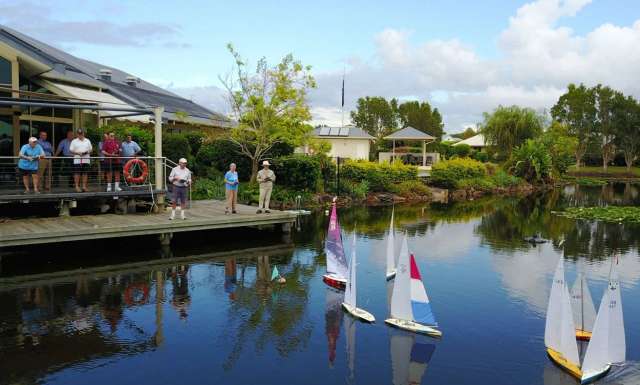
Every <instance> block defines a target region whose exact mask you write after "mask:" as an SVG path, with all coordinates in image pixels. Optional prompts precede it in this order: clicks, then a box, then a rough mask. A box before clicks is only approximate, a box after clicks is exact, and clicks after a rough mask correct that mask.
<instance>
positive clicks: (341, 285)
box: [322, 274, 347, 290]
mask: <svg viewBox="0 0 640 385" xmlns="http://www.w3.org/2000/svg"><path fill="white" fill-rule="evenodd" d="M322 281H323V282H324V283H325V284H327V285H329V286H331V287H333V288H334V289H338V290H344V289H345V287H346V286H347V281H346V280H345V279H341V278H337V277H333V276H330V275H326V274H325V275H323V276H322Z"/></svg>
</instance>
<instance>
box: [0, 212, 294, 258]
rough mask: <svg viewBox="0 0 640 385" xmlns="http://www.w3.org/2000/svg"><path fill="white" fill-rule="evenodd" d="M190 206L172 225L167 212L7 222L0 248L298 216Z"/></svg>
mask: <svg viewBox="0 0 640 385" xmlns="http://www.w3.org/2000/svg"><path fill="white" fill-rule="evenodd" d="M191 206H192V207H191V209H190V210H187V219H186V220H182V219H179V216H178V215H176V217H177V218H176V219H175V220H173V221H170V220H169V211H168V210H167V212H163V213H160V214H129V215H116V214H102V215H83V216H71V217H56V218H29V219H16V220H6V221H5V222H2V223H0V247H7V246H20V245H33V244H42V243H54V242H70V241H80V240H88V239H101V238H119V237H133V236H140V235H153V234H173V233H176V232H184V231H198V230H211V229H221V228H232V227H249V226H263V225H274V224H275V225H278V224H282V225H284V226H285V227H287V226H289V225H290V224H291V223H292V222H294V221H295V218H296V215H295V214H292V213H289V212H286V211H278V210H271V213H270V214H264V213H263V214H256V209H257V208H256V207H254V206H245V205H238V214H229V215H225V214H224V206H225V205H224V202H222V201H193V202H192V205H191ZM176 214H177V213H176Z"/></svg>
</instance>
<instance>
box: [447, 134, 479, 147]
mask: <svg viewBox="0 0 640 385" xmlns="http://www.w3.org/2000/svg"><path fill="white" fill-rule="evenodd" d="M461 144H466V145H468V146H471V147H485V146H486V145H487V144H486V141H485V139H484V135H482V134H477V135H474V136H472V137H470V138H467V139H465V140H461V141H459V142H457V143H454V144H453V145H454V146H459V145H461Z"/></svg>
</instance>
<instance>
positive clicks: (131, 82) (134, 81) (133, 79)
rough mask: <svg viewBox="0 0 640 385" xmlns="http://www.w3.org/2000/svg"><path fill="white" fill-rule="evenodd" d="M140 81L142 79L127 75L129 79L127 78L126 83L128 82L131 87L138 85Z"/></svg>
mask: <svg viewBox="0 0 640 385" xmlns="http://www.w3.org/2000/svg"><path fill="white" fill-rule="evenodd" d="M139 81H140V79H138V78H137V77H135V76H127V79H126V80H125V83H127V84H128V85H130V86H131V87H135V86H136V85H138V82H139Z"/></svg>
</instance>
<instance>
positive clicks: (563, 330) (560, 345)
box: [544, 258, 580, 365]
mask: <svg viewBox="0 0 640 385" xmlns="http://www.w3.org/2000/svg"><path fill="white" fill-rule="evenodd" d="M575 335H576V331H575V326H574V323H573V312H572V310H571V298H570V297H569V290H568V289H567V284H566V282H565V278H564V259H563V258H560V261H559V262H558V265H557V267H556V271H555V273H554V275H553V284H552V285H551V294H550V296H549V305H548V307H547V320H546V325H545V330H544V344H545V346H546V347H548V348H550V349H553V350H555V351H557V352H559V353H561V354H562V355H563V356H564V358H566V359H567V360H569V361H570V362H572V363H574V364H576V365H579V363H580V359H579V357H578V345H577V344H576V337H575Z"/></svg>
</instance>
